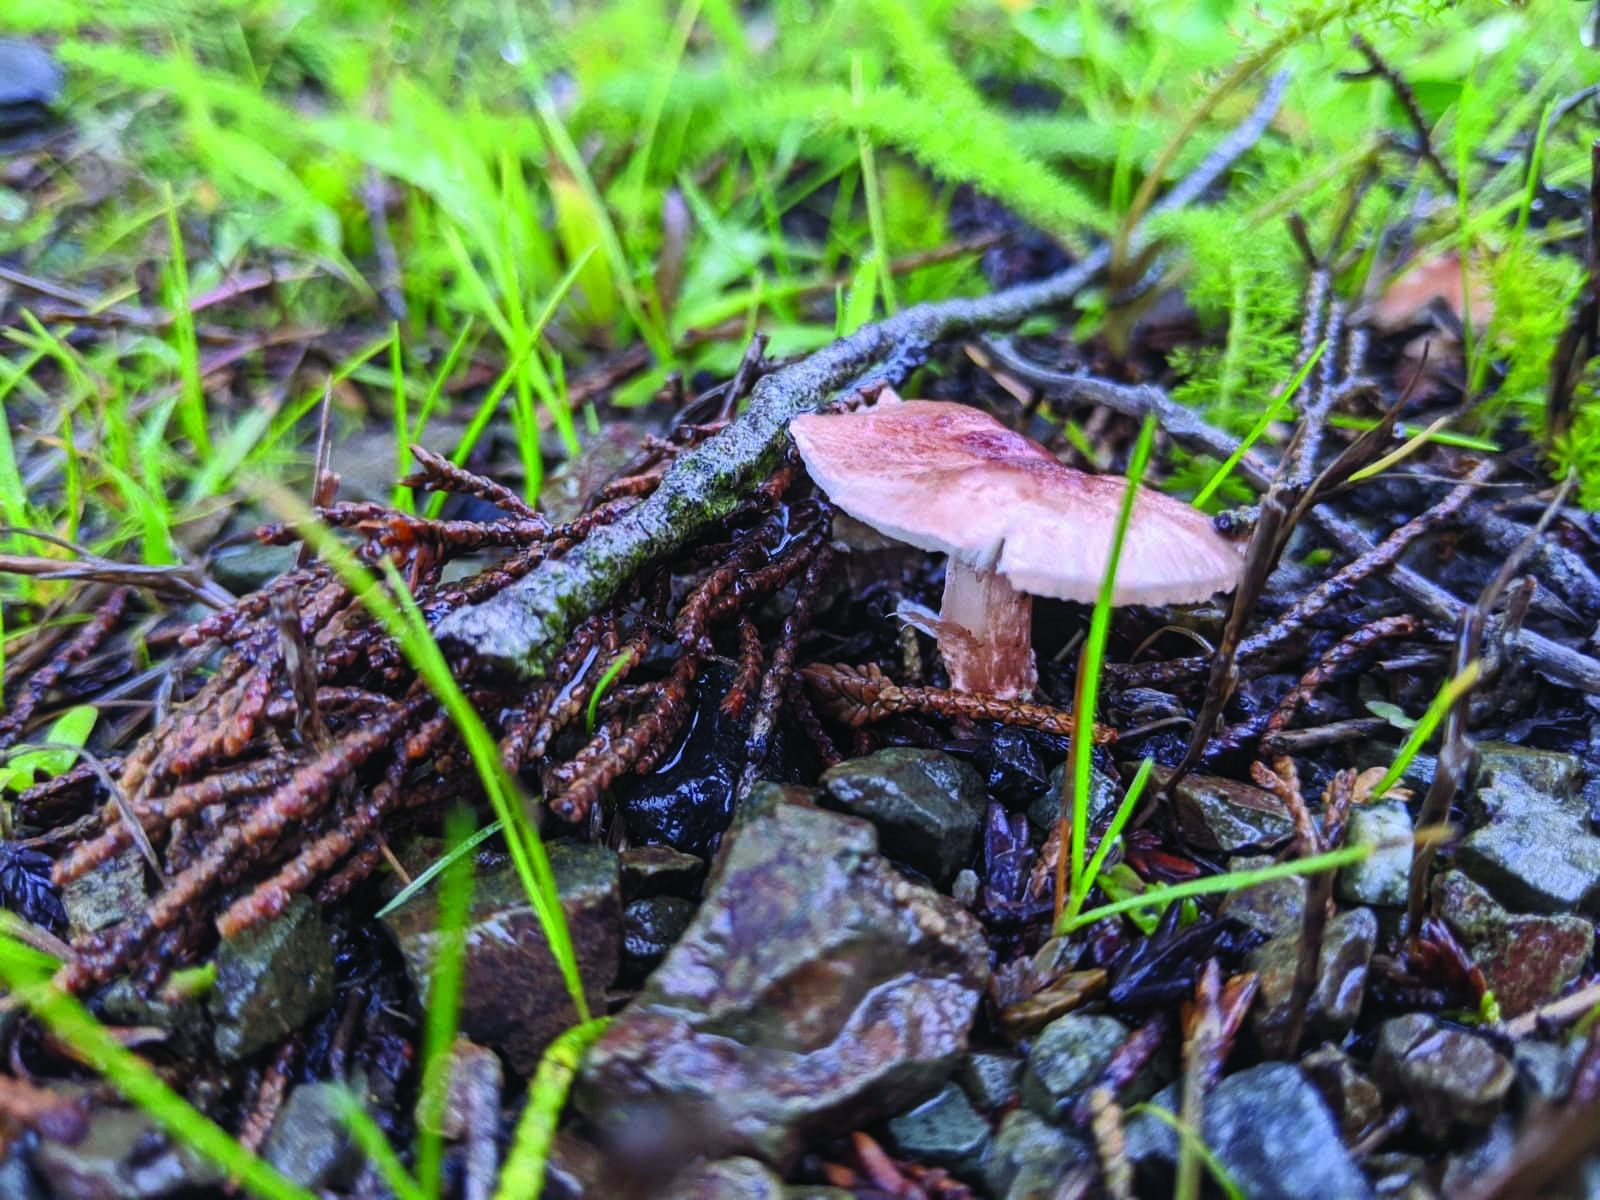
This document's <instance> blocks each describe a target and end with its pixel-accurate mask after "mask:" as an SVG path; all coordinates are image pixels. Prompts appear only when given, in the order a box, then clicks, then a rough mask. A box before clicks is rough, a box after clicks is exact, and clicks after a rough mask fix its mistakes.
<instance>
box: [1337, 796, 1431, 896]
mask: <svg viewBox="0 0 1600 1200" xmlns="http://www.w3.org/2000/svg"><path fill="white" fill-rule="evenodd" d="M1411 832H1412V826H1411V813H1410V812H1409V811H1408V810H1407V809H1406V806H1405V805H1404V804H1402V803H1401V802H1400V801H1399V800H1378V801H1375V802H1373V803H1372V804H1363V805H1360V806H1358V807H1357V808H1355V809H1354V810H1352V811H1351V813H1350V824H1349V833H1348V834H1347V835H1346V841H1347V842H1348V843H1349V844H1350V845H1352V846H1377V845H1381V844H1384V843H1390V844H1389V845H1388V846H1387V848H1386V849H1382V850H1377V851H1375V852H1374V853H1373V854H1372V857H1370V858H1368V859H1366V860H1365V861H1363V862H1358V863H1354V864H1352V865H1351V866H1348V867H1346V868H1345V869H1344V870H1342V871H1340V872H1339V881H1338V884H1337V885H1336V886H1337V888H1338V892H1339V897H1340V898H1341V899H1343V900H1347V901H1349V902H1350V903H1351V904H1379V905H1386V906H1388V907H1390V908H1400V907H1403V906H1404V905H1405V903H1406V888H1407V881H1408V880H1409V879H1410V877H1411Z"/></svg>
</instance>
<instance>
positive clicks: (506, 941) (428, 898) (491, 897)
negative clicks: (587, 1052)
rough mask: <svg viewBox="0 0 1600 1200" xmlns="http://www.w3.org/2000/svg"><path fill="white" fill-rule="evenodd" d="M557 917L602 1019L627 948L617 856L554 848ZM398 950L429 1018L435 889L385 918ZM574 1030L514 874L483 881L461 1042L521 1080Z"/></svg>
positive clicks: (478, 888) (475, 905)
mask: <svg viewBox="0 0 1600 1200" xmlns="http://www.w3.org/2000/svg"><path fill="white" fill-rule="evenodd" d="M548 854H549V857H550V869H551V872H552V873H553V874H554V876H555V881H556V890H557V892H558V893H559V894H560V897H561V909H562V911H563V913H565V914H566V919H567V928H568V930H569V931H570V932H571V935H572V944H573V947H574V949H575V951H576V953H577V959H578V972H579V976H580V977H581V979H582V980H583V988H584V995H585V998H586V999H587V1000H588V1003H589V1011H590V1012H591V1013H601V1012H604V1011H605V992H606V989H607V988H608V987H610V986H611V984H612V982H613V981H614V980H615V979H616V976H617V965H618V961H619V958H620V954H621V946H622V885H621V878H620V875H619V872H618V869H617V856H616V855H615V854H613V853H612V852H611V851H610V850H607V849H605V848H604V847H603V846H589V845H578V844H575V843H571V842H556V843H554V844H553V845H551V846H550V847H549V850H548ZM383 923H384V925H385V927H386V928H387V929H388V931H389V935H390V936H391V937H392V938H394V940H395V944H396V945H398V946H399V947H400V953H401V955H402V956H403V957H404V959H405V964H406V974H407V975H408V976H410V978H411V983H412V986H414V987H415V988H416V989H417V992H418V995H419V997H420V1002H421V1004H422V1006H423V1007H424V1008H426V1007H427V1003H428V989H429V988H430V986H431V983H432V975H433V960H434V956H435V954H436V953H437V951H438V940H439V939H438V932H437V928H436V926H437V923H438V899H437V896H436V894H435V893H434V891H433V890H432V889H426V890H424V891H422V892H419V893H418V894H416V895H415V896H412V897H411V898H410V899H409V900H407V901H406V903H405V904H403V905H402V906H401V907H400V908H398V909H396V910H395V911H394V912H391V913H389V914H388V915H387V916H385V917H384V918H383ZM576 1021H577V1013H576V1011H575V1010H574V1008H573V1004H572V997H571V996H570V995H569V994H568V992H567V987H566V983H565V981H564V980H563V979H562V977H561V971H560V969H559V968H558V967H557V965H556V960H555V956H554V955H553V954H552V953H551V952H550V946H549V943H548V942H547V941H546V940H545V935H544V930H543V928H542V927H541V926H540V924H539V919H538V917H537V916H536V915H535V914H534V911H533V908H532V906H531V905H530V904H529V903H528V897H527V893H526V892H525V891H524V890H523V887H522V881H521V879H520V877H519V876H518V875H517V873H516V871H515V870H514V869H512V868H511V867H509V866H507V867H503V868H501V869H499V870H496V871H492V872H490V873H488V874H486V875H483V876H480V877H479V878H478V879H477V881H476V884H475V886H474V888H473V891H472V906H471V908H470V909H469V910H468V913H467V938H466V964H465V971H464V975H463V979H462V996H461V1032H462V1034H463V1035H464V1036H466V1037H468V1038H471V1039H472V1040H473V1041H475V1042H478V1043H479V1044H481V1045H484V1046H489V1047H492V1048H493V1049H495V1050H497V1051H499V1052H500V1054H501V1055H502V1056H503V1057H504V1058H505V1060H506V1065H507V1066H509V1067H510V1068H511V1069H512V1070H513V1071H515V1072H516V1073H517V1074H519V1075H531V1074H532V1073H533V1071H534V1069H535V1068H536V1067H537V1066H538V1065H539V1056H540V1055H541V1054H542V1053H543V1052H544V1048H545V1047H546V1046H547V1045H549V1043H550V1041H551V1040H552V1039H553V1038H554V1037H555V1036H556V1035H557V1034H559V1033H561V1032H562V1031H563V1030H565V1029H567V1028H570V1027H571V1026H572V1025H573V1024H574V1023H575V1022H576Z"/></svg>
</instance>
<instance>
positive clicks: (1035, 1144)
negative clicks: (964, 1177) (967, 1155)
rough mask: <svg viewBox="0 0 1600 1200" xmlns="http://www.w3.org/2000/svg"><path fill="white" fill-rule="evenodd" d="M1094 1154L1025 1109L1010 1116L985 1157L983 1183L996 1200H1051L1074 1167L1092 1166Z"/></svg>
mask: <svg viewBox="0 0 1600 1200" xmlns="http://www.w3.org/2000/svg"><path fill="white" fill-rule="evenodd" d="M1092 1163H1093V1152H1092V1151H1091V1150H1090V1149H1089V1146H1088V1144H1087V1143H1085V1142H1084V1141H1083V1140H1082V1139H1081V1138H1077V1137H1074V1136H1072V1135H1071V1134H1069V1133H1065V1132H1063V1131H1062V1130H1060V1129H1058V1128H1056V1127H1055V1126H1054V1125H1052V1124H1050V1123H1049V1122H1048V1121H1045V1120H1044V1119H1043V1118H1041V1117H1039V1116H1036V1115H1035V1114H1034V1113H1031V1112H1029V1111H1028V1110H1027V1109H1025V1108H1019V1109H1015V1110H1013V1111H1012V1112H1009V1113H1007V1114H1006V1117H1005V1120H1003V1121H1001V1122H1000V1128H999V1130H998V1131H997V1132H996V1133H995V1137H994V1141H992V1142H990V1143H989V1150H988V1152H987V1153H986V1154H985V1155H984V1157H983V1183H984V1186H985V1187H986V1188H987V1189H988V1191H989V1195H991V1196H993V1197H996V1200H1051V1198H1053V1197H1054V1196H1055V1195H1056V1194H1057V1189H1058V1188H1060V1186H1061V1184H1062V1181H1063V1179H1064V1177H1065V1176H1066V1175H1067V1174H1068V1173H1069V1172H1070V1171H1072V1170H1073V1169H1074V1168H1086V1167H1090V1166H1091V1165H1092Z"/></svg>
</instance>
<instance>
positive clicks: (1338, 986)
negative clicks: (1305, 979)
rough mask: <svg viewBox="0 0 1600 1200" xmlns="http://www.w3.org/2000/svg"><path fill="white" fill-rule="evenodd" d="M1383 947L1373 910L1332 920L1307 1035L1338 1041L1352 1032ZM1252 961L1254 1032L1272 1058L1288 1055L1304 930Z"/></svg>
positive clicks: (1256, 952) (1324, 939)
mask: <svg viewBox="0 0 1600 1200" xmlns="http://www.w3.org/2000/svg"><path fill="white" fill-rule="evenodd" d="M1377 944H1378V918H1377V917H1376V916H1374V915H1373V913H1372V910H1371V909H1368V908H1356V909H1351V910H1350V911H1349V912H1343V913H1340V914H1339V915H1338V916H1336V917H1334V918H1333V920H1331V921H1329V922H1328V925H1327V928H1326V929H1325V930H1324V932H1323V937H1322V952H1321V954H1320V955H1319V956H1318V959H1317V984H1316V987H1315V988H1314V989H1313V990H1312V992H1311V997H1310V1000H1309V1001H1308V1003H1307V1004H1306V1020H1305V1032H1306V1034H1307V1035H1309V1036H1311V1037H1328V1038H1335V1039H1337V1038H1340V1037H1343V1036H1344V1035H1345V1034H1346V1033H1348V1032H1350V1029H1351V1027H1352V1026H1354V1025H1355V1023H1356V1018H1357V1017H1359V1016H1360V1015H1361V1001H1362V997H1363V996H1364V995H1365V994H1366V987H1367V964H1368V963H1370V962H1371V961H1372V952H1373V950H1375V949H1376V948H1377ZM1247 961H1248V963H1249V967H1250V969H1251V970H1252V971H1254V972H1256V978H1257V982H1258V983H1259V985H1260V993H1259V994H1258V995H1257V997H1256V1002H1255V1004H1253V1005H1252V1006H1251V1008H1250V1028H1251V1030H1252V1031H1253V1032H1254V1033H1255V1035H1256V1038H1257V1039H1258V1040H1259V1041H1260V1042H1261V1045H1262V1048H1263V1050H1265V1051H1266V1053H1267V1054H1268V1055H1269V1056H1271V1055H1280V1054H1286V1053H1288V1048H1287V1047H1286V1046H1285V1044H1284V1038H1285V1036H1286V1035H1287V1034H1288V1027H1289V1018H1290V1016H1291V1013H1290V1002H1291V999H1292V997H1293V992H1294V976H1295V969H1296V967H1297V966H1298V965H1299V962H1300V934H1299V932H1298V931H1296V932H1295V933H1291V934H1285V935H1284V936H1282V937H1278V938H1274V939H1273V940H1272V941H1270V942H1268V943H1267V944H1266V945H1264V946H1261V947H1258V948H1257V949H1255V950H1253V951H1252V952H1251V953H1250V957H1249V959H1248V960H1247Z"/></svg>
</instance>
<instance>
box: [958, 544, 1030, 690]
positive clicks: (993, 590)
mask: <svg viewBox="0 0 1600 1200" xmlns="http://www.w3.org/2000/svg"><path fill="white" fill-rule="evenodd" d="M997 559H998V555H996V556H995V557H994V558H991V559H990V560H989V561H988V563H987V564H984V563H980V562H978V561H976V560H975V559H972V558H967V557H965V556H963V555H959V554H952V555H950V558H949V561H948V562H947V563H946V565H945V569H944V600H943V602H942V603H941V605H940V608H939V652H940V653H941V654H943V655H944V665H945V667H946V668H947V669H948V670H949V672H950V686H951V687H953V688H955V689H956V690H957V691H961V692H973V693H976V694H978V695H984V696H997V697H999V698H1001V699H1009V698H1011V697H1014V696H1028V695H1031V694H1032V692H1033V687H1034V684H1036V683H1037V682H1038V680H1039V677H1038V674H1037V673H1036V672H1035V670H1034V666H1033V637H1032V634H1033V597H1032V596H1030V595H1028V593H1027V592H1019V591H1017V590H1016V589H1015V588H1013V587H1012V586H1011V584H1010V582H1009V581H1008V580H1007V579H1006V577H1005V576H1004V575H1002V574H1000V572H999V571H998V570H996V569H995V564H996V561H997Z"/></svg>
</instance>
